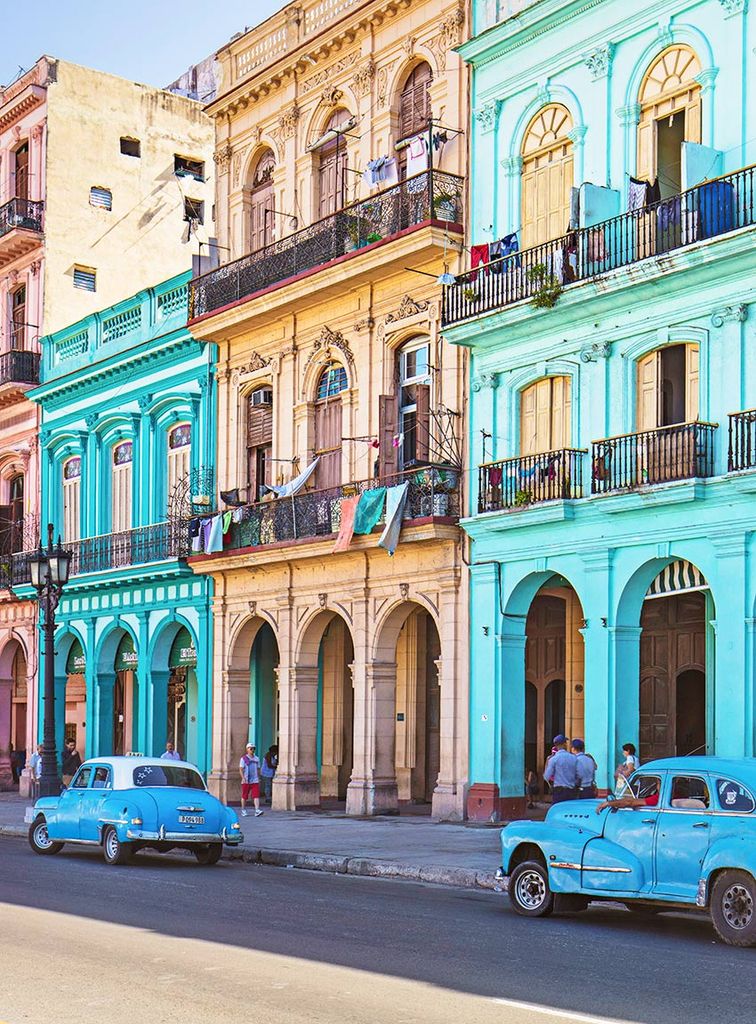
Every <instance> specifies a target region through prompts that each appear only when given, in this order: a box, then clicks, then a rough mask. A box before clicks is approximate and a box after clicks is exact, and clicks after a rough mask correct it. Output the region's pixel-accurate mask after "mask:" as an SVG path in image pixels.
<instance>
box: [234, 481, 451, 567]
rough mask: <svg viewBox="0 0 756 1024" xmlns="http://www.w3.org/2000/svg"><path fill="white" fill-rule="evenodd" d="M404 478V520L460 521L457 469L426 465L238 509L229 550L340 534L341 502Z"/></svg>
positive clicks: (399, 482) (392, 484) (398, 482)
mask: <svg viewBox="0 0 756 1024" xmlns="http://www.w3.org/2000/svg"><path fill="white" fill-rule="evenodd" d="M405 480H406V481H408V482H409V489H408V496H407V504H406V507H405V512H404V520H405V521H409V520H421V519H434V518H437V519H453V520H456V519H458V518H459V470H457V469H455V468H453V467H451V466H441V465H433V466H424V467H422V468H416V469H412V470H409V471H408V472H405V473H397V474H396V475H392V476H388V477H381V478H376V479H373V480H360V481H357V482H355V483H348V484H342V485H341V486H340V487H330V488H327V489H325V490H319V491H305V492H303V493H300V494H297V495H295V496H294V497H292V498H277V499H276V500H275V501H259V502H257V503H256V504H254V505H247V506H245V507H244V508H242V509H240V510H239V515H238V516H237V518H238V519H239V521H238V522H232V524H231V536H230V540H229V543H228V548H230V549H238V548H249V547H259V546H261V545H267V544H276V543H280V542H282V541H283V542H286V541H297V540H315V539H317V538H318V537H328V536H330V535H332V534H334V533H338V532H339V529H340V527H341V501H342V499H343V498H348V497H353V496H354V495H357V494H362V493H363V492H364V491H367V490H372V489H374V488H376V487H391V486H394V485H395V484H401V483H403V482H404V481H405ZM379 522H383V519H382V518H381V520H379Z"/></svg>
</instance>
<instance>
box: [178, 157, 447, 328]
mask: <svg viewBox="0 0 756 1024" xmlns="http://www.w3.org/2000/svg"><path fill="white" fill-rule="evenodd" d="M463 194H464V179H463V178H460V177H458V176H457V175H455V174H446V173H443V172H441V171H424V172H423V173H422V174H417V175H415V176H414V177H412V178H408V179H407V180H406V181H402V182H400V183H399V184H398V185H395V186H392V187H391V188H388V189H386V190H384V191H383V192H377V193H375V195H372V196H370V197H369V198H368V199H362V200H360V201H359V202H357V203H352V204H351V205H349V206H345V207H344V209H343V210H339V211H338V213H335V214H332V215H331V216H330V217H324V218H323V219H322V220H319V221H316V223H314V224H311V225H310V227H307V228H303V229H302V230H301V231H296V232H294V234H291V235H287V236H286V237H285V238H282V239H281V240H280V241H277V242H272V243H271V244H270V245H267V246H265V248H263V249H258V250H257V251H256V252H253V253H250V254H249V255H247V256H243V257H242V258H241V259H238V260H235V261H234V262H233V263H227V264H225V265H224V266H222V267H219V268H218V269H216V270H212V271H210V272H209V273H207V274H204V275H203V276H202V277H198V278H195V280H193V281H192V282H191V284H190V288H189V319H190V321H191V320H196V319H197V318H199V317H203V316H206V315H207V314H209V313H212V312H214V311H218V310H221V309H225V308H226V307H228V306H233V305H235V304H237V303H239V302H242V301H248V300H250V299H252V298H255V297H257V296H260V295H262V294H265V293H268V292H271V291H273V290H274V289H277V288H281V287H282V286H283V285H286V284H290V283H292V282H293V281H295V280H299V279H301V278H306V277H307V276H309V275H310V274H312V273H315V272H318V271H322V270H324V269H326V268H327V267H331V266H336V267H337V268H338V277H337V280H336V281H335V282H334V283H335V284H336V285H337V286H338V288H339V289H340V290H343V281H344V276H345V273H346V272H347V268H345V267H342V264H344V263H348V262H350V261H353V260H355V259H357V258H359V257H362V256H364V255H365V254H366V253H369V252H372V251H373V250H376V249H379V248H380V247H382V246H384V245H385V244H386V243H387V242H391V241H394V240H395V239H398V238H400V237H402V236H405V235H407V234H409V233H411V232H415V231H418V230H419V229H420V228H423V227H427V226H436V227H440V228H444V229H450V228H452V229H455V230H456V231H457V232H461V230H462V226H461V221H462V200H463ZM412 251H413V250H412V248H410V249H409V250H408V252H407V253H404V252H402V253H401V254H398V255H401V259H402V261H404V260H406V259H408V258H409V256H410V254H411V253H412ZM367 269H368V268H367V265H366V270H367Z"/></svg>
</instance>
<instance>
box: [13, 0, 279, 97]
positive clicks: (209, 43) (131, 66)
mask: <svg viewBox="0 0 756 1024" xmlns="http://www.w3.org/2000/svg"><path fill="white" fill-rule="evenodd" d="M285 3H286V0H177V2H175V3H173V2H169V0H104V2H103V0H32V2H30V3H29V5H28V6H27V4H26V3H19V2H15V0H0V25H2V28H1V30H0V84H3V85H8V84H9V83H10V82H12V81H13V80H14V79H15V78H16V77H17V75H18V72H19V68H20V67H21V68H23V69H24V70H28V69H29V68H30V67H32V66H33V65H34V64H35V63H36V61H37V59H38V58H39V57H41V56H42V54H43V53H47V54H49V55H50V56H51V57H60V58H62V59H64V60H69V61H72V62H73V63H75V64H84V65H86V66H87V67H92V68H96V69H97V70H99V71H109V72H111V74H114V75H120V76H121V77H123V78H129V79H132V80H133V81H136V82H144V83H146V84H147V85H156V86H164V85H168V83H169V82H172V81H174V80H175V79H176V78H178V77H179V75H180V74H181V73H182V72H183V71H184V70H186V68H188V67H189V66H190V65H191V64H196V63H197V62H198V61H200V60H202V58H203V57H207V56H208V55H209V54H210V53H213V52H214V51H215V50H217V49H219V47H221V46H222V45H223V43H225V42H227V41H228V40H229V39H230V38H231V36H232V35H235V33H237V32H240V31H243V29H244V27H245V26H248V27H250V28H251V27H252V26H253V25H257V24H259V23H260V22H261V21H263V20H264V19H265V18H267V17H268V16H269V15H271V14H273V13H275V11H278V10H280V9H281V8H282V7H284V6H285Z"/></svg>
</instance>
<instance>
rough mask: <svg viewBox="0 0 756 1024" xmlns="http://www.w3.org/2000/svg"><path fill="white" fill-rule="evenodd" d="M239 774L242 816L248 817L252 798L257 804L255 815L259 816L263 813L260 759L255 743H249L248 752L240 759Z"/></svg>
mask: <svg viewBox="0 0 756 1024" xmlns="http://www.w3.org/2000/svg"><path fill="white" fill-rule="evenodd" d="M239 775H240V776H241V812H242V817H243V818H246V817H247V801H248V800H249V799H250V798H251V799H252V800H253V802H254V805H255V817H256V818H259V817H260V815H261V814H262V813H263V812H262V809H261V807H260V759H259V757H257V756H256V755H255V747H254V744H253V743H248V744H247V750H246V753H245V754H244V755H243V756H242V759H241V760H240V761H239Z"/></svg>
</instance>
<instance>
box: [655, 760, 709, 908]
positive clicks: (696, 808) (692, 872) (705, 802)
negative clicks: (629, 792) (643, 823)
mask: <svg viewBox="0 0 756 1024" xmlns="http://www.w3.org/2000/svg"><path fill="white" fill-rule="evenodd" d="M712 821H713V815H712V801H711V785H710V781H709V778H708V776H707V775H706V774H705V773H702V772H691V773H684V772H680V773H678V774H674V775H672V776H671V780H670V785H669V786H668V787H667V790H666V792H665V793H664V794H663V802H662V807H661V810H660V811H659V823H658V825H657V837H656V886H655V888H654V893H655V895H657V896H672V897H676V898H678V899H680V898H683V899H685V900H686V901H689V902H691V903H695V900H696V892H697V890H698V880H699V878H700V877H701V866H702V864H703V862H704V858H705V857H706V851H707V850H708V848H709V843H710V842H711V825H712Z"/></svg>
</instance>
